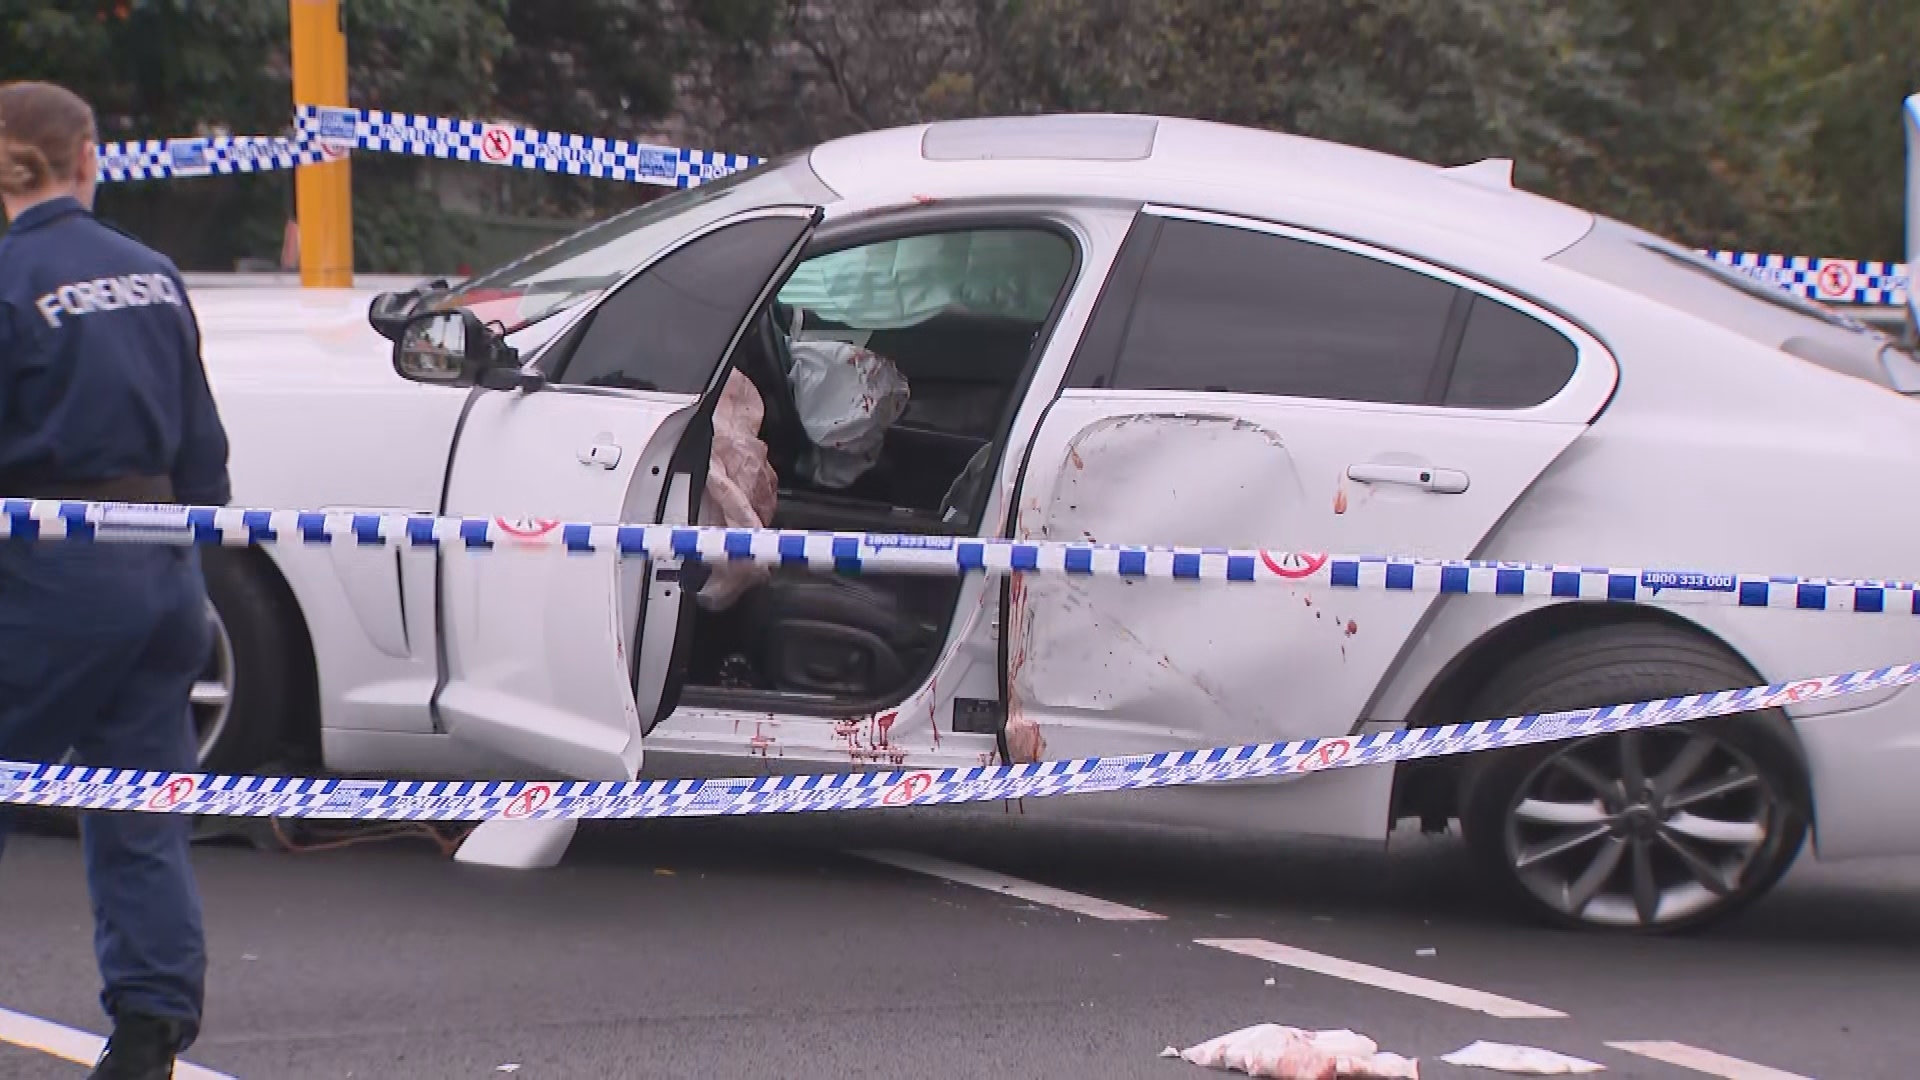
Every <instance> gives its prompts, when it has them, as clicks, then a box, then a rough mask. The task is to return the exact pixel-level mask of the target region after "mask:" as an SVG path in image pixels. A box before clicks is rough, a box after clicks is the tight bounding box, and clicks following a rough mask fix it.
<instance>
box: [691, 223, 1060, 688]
mask: <svg viewBox="0 0 1920 1080" xmlns="http://www.w3.org/2000/svg"><path fill="white" fill-rule="evenodd" d="M1072 263H1073V247H1072V245H1071V243H1070V241H1068V240H1067V239H1066V237H1065V236H1063V235H1061V234H1059V233H1057V232H1054V231H1052V230H1050V229H1044V228H1039V227H1024V228H996V229H976V230H958V231H953V232H947V233H941V234H934V235H930V236H915V237H907V238H900V239H894V240H887V241H880V242H876V243H873V244H868V245H863V246H861V247H857V248H852V249H844V250H842V251H840V252H833V253H828V254H826V255H822V256H817V257H815V258H811V259H808V260H807V261H805V262H803V263H802V264H801V265H800V266H799V267H798V268H796V270H795V272H794V274H793V275H792V276H791V277H790V278H789V280H788V282H787V283H786V284H785V285H783V286H782V288H781V290H780V291H779V292H778V293H777V294H776V296H775V298H774V301H773V302H772V304H771V305H770V306H769V308H768V309H767V310H765V311H764V312H762V313H761V315H760V316H759V318H758V319H757V320H756V322H755V323H754V325H753V326H752V327H751V328H750V330H749V332H748V334H747V336H746V338H745V339H744V340H743V341H742V342H741V343H740V345H739V347H738V348H737V349H736V351H735V371H736V372H737V373H738V374H739V375H741V376H744V377H745V378H746V379H747V380H749V381H750V382H751V383H752V386H753V389H754V390H755V391H756V392H757V393H758V395H759V398H760V402H761V406H762V410H763V411H762V416H761V421H760V425H759V431H758V436H759V440H760V442H761V443H762V444H764V447H765V454H766V458H765V463H766V465H767V466H770V467H771V469H772V472H773V473H774V474H775V476H776V477H777V497H776V499H775V500H774V503H773V514H772V519H771V520H770V521H765V522H763V523H762V524H763V525H764V526H765V527H769V528H778V529H805V530H840V531H858V532H869V533H887V534H911V533H923V534H924V533H932V534H946V535H967V534H973V533H975V532H977V531H978V529H979V527H980V521H979V518H980V515H981V514H982V513H983V511H984V509H985V506H986V503H987V500H988V496H989V494H990V491H989V488H990V480H991V478H992V476H993V475H994V472H995V471H996V470H994V469H993V465H994V462H995V460H996V459H997V456H998V451H999V449H1000V447H1001V446H1002V445H1003V443H1004V441H1005V438H1006V433H1007V431H1008V429H1009V428H1010V426H1011V424H1012V421H1013V414H1014V411H1015V409H1016V407H1017V404H1018V400H1019V396H1020V390H1021V388H1022V387H1023V386H1024V385H1025V382H1026V376H1027V372H1028V371H1029V369H1030V367H1031V365H1032V363H1033V362H1034V361H1036V360H1037V358H1038V355H1039V352H1040V349H1041V347H1042V345H1043V344H1044V334H1045V331H1046V327H1047V324H1048V321H1049V319H1050V317H1051V314H1052V310H1053V308H1054V306H1055V304H1056V302H1057V300H1058V297H1059V296H1060V294H1061V292H1062V291H1063V287H1064V286H1065V284H1066V281H1067V278H1068V276H1069V274H1070V272H1071V269H1072ZM853 429H860V435H859V437H858V438H856V439H853V440H851V441H848V440H844V439H841V438H840V435H841V434H842V433H844V432H845V431H847V430H853ZM849 446H851V447H852V449H851V450H849V449H847V447H849ZM717 465H718V462H717V461H716V467H717ZM709 490H710V491H711V490H712V480H711V479H710V480H709ZM960 580H961V579H960V578H959V577H958V576H957V575H956V576H953V577H945V576H931V575H900V574H874V575H869V576H864V577H852V576H845V575H839V574H830V573H816V572H812V571H809V570H807V569H805V568H787V567H776V568H772V569H771V570H770V571H769V572H767V573H766V574H765V575H763V577H762V579H761V580H759V581H757V582H756V583H755V584H753V585H752V586H751V587H749V588H747V589H746V591H744V592H743V593H741V594H740V595H739V596H738V597H737V599H734V600H732V601H731V602H729V603H727V604H726V606H725V607H723V608H721V609H719V610H713V609H711V606H710V605H708V604H702V605H700V606H699V607H698V609H697V612H696V614H695V616H694V620H693V627H692V641H691V650H690V653H689V657H690V669H689V671H688V691H689V694H690V695H691V696H693V697H697V698H700V699H704V700H706V701H709V702H714V703H722V702H724V701H726V700H728V699H735V700H738V699H739V698H742V697H752V698H764V697H766V696H767V695H778V697H779V699H780V707H781V708H787V709H797V710H800V711H806V710H807V709H808V708H809V707H812V708H820V709H832V708H847V707H862V706H867V707H884V706H885V704H886V703H887V700H888V699H889V698H891V699H893V700H898V699H899V698H900V697H903V696H904V695H905V694H906V693H907V692H909V691H910V690H911V689H912V687H914V686H917V685H918V684H919V682H920V681H921V680H923V679H924V678H925V677H926V675H927V673H928V671H929V670H930V668H931V666H932V664H933V663H934V662H935V660H937V658H938V653H939V650H940V647H941V645H942V643H943V642H944V640H945V637H946V634H947V630H948V624H949V620H950V619H951V618H952V616H953V612H954V605H955V602H956V599H957V597H958V593H959V589H960Z"/></svg>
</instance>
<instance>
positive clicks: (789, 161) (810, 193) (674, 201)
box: [430, 153, 839, 331]
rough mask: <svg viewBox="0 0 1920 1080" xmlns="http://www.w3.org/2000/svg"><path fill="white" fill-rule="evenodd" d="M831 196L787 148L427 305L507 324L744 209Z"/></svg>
mask: <svg viewBox="0 0 1920 1080" xmlns="http://www.w3.org/2000/svg"><path fill="white" fill-rule="evenodd" d="M838 198H839V196H838V195H836V194H835V193H834V192H833V190H832V189H831V188H829V187H827V186H826V184H825V183H824V182H822V181H821V179H820V178H819V176H817V175H816V174H815V173H814V171H813V168H812V166H810V165H809V164H808V162H807V156H806V154H804V153H800V154H790V155H788V156H786V157H783V158H778V159H776V160H774V161H771V162H768V163H766V164H763V165H759V166H756V167H754V168H752V169H745V170H742V171H740V172H736V173H730V174H728V175H726V176H724V177H721V178H720V179H718V180H713V181H710V182H708V183H705V184H700V185H698V186H696V187H692V188H686V189H683V190H680V191H676V192H674V193H673V194H670V195H665V196H662V197H660V198H657V199H653V200H651V201H649V202H645V203H642V204H640V205H639V206H636V207H634V208H633V209H631V210H628V211H626V212H625V213H621V214H617V215H615V216H613V217H610V218H608V219H606V220H605V221H599V222H595V223H594V224H592V225H589V226H587V227H586V228H584V229H582V230H580V231H579V232H577V233H574V234H573V235H571V236H567V237H564V238H562V239H560V240H556V241H554V242H553V243H551V244H548V245H546V246H545V247H541V248H539V249H537V250H535V251H532V252H529V253H527V254H526V255H523V256H521V257H520V258H518V259H515V260H513V261H512V262H510V263H507V264H506V265H505V266H502V267H500V268H498V269H496V270H492V271H489V272H487V273H485V274H481V275H480V276H478V277H476V278H474V279H472V280H471V281H468V282H465V283H463V284H461V285H460V286H458V287H457V288H455V289H453V290H451V291H449V292H447V293H446V294H444V295H442V296H437V297H434V298H433V299H432V300H431V302H430V305H431V308H432V309H433V310H447V309H450V308H455V307H464V308H468V309H470V310H472V311H473V312H474V313H475V314H477V315H478V316H479V317H480V319H481V321H483V322H497V323H499V324H500V325H501V326H502V327H503V328H505V329H507V330H509V331H511V330H513V329H516V328H518V327H521V326H526V325H530V324H531V323H534V322H537V321H539V320H542V319H547V318H550V317H552V316H554V315H557V314H559V313H560V312H562V311H567V310H570V309H572V308H575V307H577V306H579V305H580V304H584V303H588V302H590V301H592V300H593V299H594V298H596V297H598V296H599V295H600V294H601V293H602V292H603V291H605V290H606V289H609V288H612V287H613V286H614V285H615V284H616V283H618V282H619V280H620V279H621V278H622V277H625V276H626V275H627V274H628V273H630V272H632V270H633V268H634V267H636V266H644V265H646V262H647V260H648V259H651V258H652V257H653V256H654V255H656V254H657V253H659V252H661V251H664V250H666V249H667V248H668V247H671V246H672V245H673V244H674V243H676V242H677V241H679V240H680V238H681V237H684V236H687V235H688V234H690V233H692V232H694V231H696V230H698V229H700V228H702V227H703V226H706V225H709V224H711V223H713V222H715V221H719V220H720V219H722V218H725V217H729V216H731V215H733V214H737V213H741V212H743V211H746V210H751V209H755V208H758V207H766V206H779V205H808V204H817V205H821V206H824V205H827V204H828V203H831V202H834V201H836V200H837V199H838Z"/></svg>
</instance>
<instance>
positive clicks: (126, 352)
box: [0, 199, 231, 506]
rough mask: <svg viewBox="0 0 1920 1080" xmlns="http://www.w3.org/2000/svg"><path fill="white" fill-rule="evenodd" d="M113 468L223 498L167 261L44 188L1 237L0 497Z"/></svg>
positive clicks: (202, 499) (196, 357)
mask: <svg viewBox="0 0 1920 1080" xmlns="http://www.w3.org/2000/svg"><path fill="white" fill-rule="evenodd" d="M122 476H166V477H170V478H171V479H172V481H173V490H174V497H175V498H176V499H178V500H179V501H180V502H183V503H195V504H200V505H211V506H224V505H225V504H226V503H227V500H228V499H229V498H230V497H231V491H230V488H229V485H228V481H227V434H226V431H225V430H224V429H223V428H222V427H221V426H220V416H219V413H218V412H217V411H215V409H214V404H213V395H212V394H211V393H210V392H209V391H208V389H207V375H206V369H205V368H204V367H203V366H202V365H201V362H200V328H199V325H198V324H197V323H196V322H195V321H194V317H193V309H192V308H191V307H189V306H188V304H187V289H186V285H185V284H184V283H182V282H181V280H180V274H179V271H177V270H175V269H174V266H173V262H172V261H171V260H170V259H168V258H167V257H166V256H164V255H161V254H160V253H159V252H156V251H154V250H152V249H151V248H148V247H147V246H146V245H144V244H142V243H140V242H139V241H137V240H135V239H133V238H132V237H130V236H127V235H126V234H125V233H122V232H120V231H119V230H117V229H114V228H112V227H111V226H108V225H105V224H102V223H101V222H100V221H98V220H97V219H95V218H94V216H93V215H92V214H90V213H88V212H87V210H86V208H85V207H83V206H81V205H80V203H79V202H78V201H76V200H74V199H53V200H51V201H48V202H44V203H41V204H39V205H38V206H35V207H33V208H31V209H29V210H27V211H25V212H24V213H22V214H21V215H20V216H19V218H17V219H16V220H14V221H13V222H12V223H11V226H10V228H9V229H8V231H7V233H6V235H5V236H4V237H0V496H7V495H14V494H17V491H16V490H9V489H14V488H18V487H19V485H21V484H29V483H30V484H48V483H63V482H85V481H94V480H111V479H115V478H118V477H122Z"/></svg>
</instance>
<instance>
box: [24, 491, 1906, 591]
mask: <svg viewBox="0 0 1920 1080" xmlns="http://www.w3.org/2000/svg"><path fill="white" fill-rule="evenodd" d="M4 537H15V538H19V539H22V540H64V541H67V542H78V543H92V542H96V541H107V542H133V543H161V544H201V545H211V546H226V547H244V546H248V545H255V544H287V545H296V546H313V545H335V544H340V545H352V546H356V547H383V546H389V545H392V546H397V547H408V548H425V549H432V550H451V551H462V552H468V553H472V554H493V553H501V552H518V551H558V552H565V553H568V554H573V555H593V554H600V553H612V554H615V555H617V556H619V557H621V558H681V559H692V560H696V561H700V562H729V561H751V562H756V563H761V564H765V565H770V566H808V567H813V568H815V569H820V570H833V571H837V572H840V573H849V574H857V573H863V572H876V573H918V574H964V573H971V572H989V573H1008V572H1018V573H1033V574H1059V575H1064V576H1068V577H1120V578H1131V579H1142V578H1144V579H1168V580H1173V581H1196V582H1197V581H1214V582H1227V583H1245V584H1256V585H1257V584H1268V585H1292V586H1307V587H1318V588H1330V589H1369V590H1384V591H1387V592H1408V593H1443V594H1461V595H1478V596H1533V597H1547V598H1552V599H1559V600H1598V601H1611V602H1624V603H1648V604H1652V603H1685V604H1718V605H1724V606H1729V607H1750V608H1789V609H1793V610H1799V611H1849V612H1859V613H1862V614H1872V615H1900V616H1914V615H1920V582H1913V581H1860V580H1852V579H1841V578H1817V577H1794V576H1781V575H1764V574H1742V573H1723V572H1708V571H1700V570H1676V569H1645V568H1622V567H1595V566H1573V565H1555V564H1547V563H1525V562H1486V561H1480V560H1471V559H1430V558H1414V557H1407V556H1395V555H1329V554H1325V553H1321V552H1295V551H1278V550H1273V549H1253V548H1246V549H1229V548H1205V547H1142V546H1133V545H1124V544H1094V543H1064V542H1058V541H1039V542H1024V541H1017V540H995V539H986V538H979V537H971V536H938V535H929V534H895V533H856V532H798V531H792V530H777V529H726V528H718V527H702V526H691V525H619V524H611V525H609V524H594V523H590V522H564V521H555V520H548V519H539V518H519V519H514V518H498V517H496V518H483V517H435V516H433V515H430V514H394V513H356V512H352V511H345V510H336V511H318V510H252V509H244V508H240V507H211V506H158V505H143V504H127V503H89V502H59V501H52V500H29V499H0V538H4Z"/></svg>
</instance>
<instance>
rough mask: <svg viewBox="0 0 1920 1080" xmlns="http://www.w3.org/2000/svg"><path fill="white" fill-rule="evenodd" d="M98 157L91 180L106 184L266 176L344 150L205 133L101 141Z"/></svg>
mask: <svg viewBox="0 0 1920 1080" xmlns="http://www.w3.org/2000/svg"><path fill="white" fill-rule="evenodd" d="M99 154H100V161H99V167H98V170H97V172H96V178H97V179H98V180H100V181H101V182H102V183H110V182H115V181H123V180H164V179H170V178H174V177H195V176H232V175H234V174H236V173H255V172H270V171H272V170H275V169H292V168H297V167H299V166H301V165H317V164H320V163H321V162H326V161H334V160H338V159H339V158H341V157H343V156H345V151H344V150H341V149H338V148H335V147H330V146H327V145H324V144H321V143H318V142H314V141H311V140H301V139H286V138H280V137H278V136H270V135H210V136H205V137H200V138H191V139H147V140H143V141H137V142H114V143H102V144H100V151H99Z"/></svg>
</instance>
